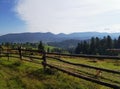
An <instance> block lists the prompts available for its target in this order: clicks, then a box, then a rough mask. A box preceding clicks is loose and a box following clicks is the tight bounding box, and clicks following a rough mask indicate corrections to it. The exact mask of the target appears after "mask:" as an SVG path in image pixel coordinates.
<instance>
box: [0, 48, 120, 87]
mask: <svg viewBox="0 0 120 89" xmlns="http://www.w3.org/2000/svg"><path fill="white" fill-rule="evenodd" d="M24 52H30V53H39V54H42V57H41V58H40V57H35V56H33V55H31V54H30V55H24V54H23V53H24ZM12 54H13V55H12ZM15 55H18V56H15ZM54 55H59V56H69V57H84V58H95V59H106V60H107V59H115V60H120V57H119V56H96V55H76V54H74V55H70V54H59V53H47V52H40V51H39V50H26V49H21V48H19V49H9V50H7V52H3V55H1V57H8V59H9V57H15V58H20V59H21V60H23V57H28V58H30V59H38V60H40V59H42V60H43V62H42V65H43V68H44V70H46V67H47V66H48V67H51V68H55V69H57V70H59V71H62V72H64V73H67V74H69V75H72V76H75V77H78V78H81V79H85V80H88V81H91V82H94V83H97V84H101V85H104V86H107V87H111V88H114V89H120V84H119V85H118V84H114V83H108V82H104V81H100V80H98V79H95V78H91V77H88V76H84V75H80V74H77V73H73V72H71V71H69V70H66V69H63V68H60V67H58V66H55V65H52V64H49V63H47V58H50V59H55V60H57V61H59V62H63V63H67V64H70V65H74V66H81V67H85V68H91V69H95V70H100V71H105V72H108V73H113V74H120V71H115V70H110V69H105V68H98V67H94V66H89V65H85V64H78V63H72V62H68V61H65V60H62V59H60V58H56V57H53V56H54ZM30 62H31V61H30Z"/></svg>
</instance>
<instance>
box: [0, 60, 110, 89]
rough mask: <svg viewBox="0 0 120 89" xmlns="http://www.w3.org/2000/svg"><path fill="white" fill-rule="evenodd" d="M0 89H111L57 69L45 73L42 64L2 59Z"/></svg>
mask: <svg viewBox="0 0 120 89" xmlns="http://www.w3.org/2000/svg"><path fill="white" fill-rule="evenodd" d="M0 89H110V88H107V87H105V86H101V85H98V84H95V83H91V82H88V81H85V80H82V79H79V78H75V77H72V76H68V75H67V74H65V73H62V72H59V71H57V70H55V69H52V70H51V69H50V68H47V71H46V72H44V71H43V68H42V65H41V64H35V63H31V62H26V61H20V60H19V59H15V58H10V60H9V61H8V60H7V59H6V58H0Z"/></svg>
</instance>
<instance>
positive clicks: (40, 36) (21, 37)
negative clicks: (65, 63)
mask: <svg viewBox="0 0 120 89" xmlns="http://www.w3.org/2000/svg"><path fill="white" fill-rule="evenodd" d="M107 35H110V36H111V37H112V38H116V37H118V36H119V35H120V33H99V32H80V33H71V34H63V33H60V34H53V33H50V32H47V33H40V32H38V33H17V34H6V35H2V36H0V42H38V41H43V42H60V41H63V40H68V39H75V40H86V39H90V38H91V37H99V38H102V37H103V36H107Z"/></svg>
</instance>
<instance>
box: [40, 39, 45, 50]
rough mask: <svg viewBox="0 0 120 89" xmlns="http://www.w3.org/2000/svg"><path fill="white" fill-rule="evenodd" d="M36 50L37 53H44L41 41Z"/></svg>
mask: <svg viewBox="0 0 120 89" xmlns="http://www.w3.org/2000/svg"><path fill="white" fill-rule="evenodd" d="M38 50H39V52H44V51H45V50H44V46H43V43H42V41H40V43H39V45H38Z"/></svg>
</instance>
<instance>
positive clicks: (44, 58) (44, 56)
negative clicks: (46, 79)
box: [42, 51, 46, 72]
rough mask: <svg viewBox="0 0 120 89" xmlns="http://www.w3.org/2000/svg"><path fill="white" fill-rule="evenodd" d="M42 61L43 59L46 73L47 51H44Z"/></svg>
mask: <svg viewBox="0 0 120 89" xmlns="http://www.w3.org/2000/svg"><path fill="white" fill-rule="evenodd" d="M42 59H43V62H42V65H43V68H44V72H45V70H46V52H45V51H43V57H42Z"/></svg>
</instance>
